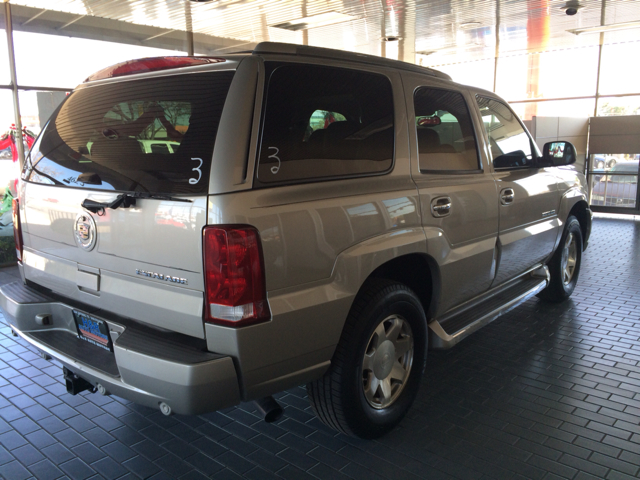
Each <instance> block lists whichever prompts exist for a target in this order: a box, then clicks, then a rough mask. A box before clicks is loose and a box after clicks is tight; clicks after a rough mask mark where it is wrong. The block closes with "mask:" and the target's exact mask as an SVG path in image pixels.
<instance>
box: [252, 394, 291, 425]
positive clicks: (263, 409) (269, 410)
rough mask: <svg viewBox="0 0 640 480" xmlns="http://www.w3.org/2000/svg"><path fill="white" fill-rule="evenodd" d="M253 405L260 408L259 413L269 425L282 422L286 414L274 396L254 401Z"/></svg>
mask: <svg viewBox="0 0 640 480" xmlns="http://www.w3.org/2000/svg"><path fill="white" fill-rule="evenodd" d="M253 403H254V404H255V406H256V407H257V408H258V411H259V412H260V414H261V415H262V417H263V418H264V421H265V422H267V423H273V422H276V421H278V420H280V419H281V418H282V415H283V414H284V410H283V409H282V407H281V406H280V404H279V403H278V402H276V400H275V398H273V397H272V396H268V397H264V398H260V399H258V400H254V401H253Z"/></svg>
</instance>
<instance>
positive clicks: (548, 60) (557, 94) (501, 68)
mask: <svg viewBox="0 0 640 480" xmlns="http://www.w3.org/2000/svg"><path fill="white" fill-rule="evenodd" d="M576 72H579V81H577V80H578V79H577V78H576V77H577V75H576ZM597 74H598V47H583V48H573V49H566V50H558V51H553V52H544V53H534V54H530V55H514V56H511V57H501V58H500V59H499V60H498V79H497V84H496V88H497V92H498V93H499V94H500V95H502V96H503V97H505V98H507V99H508V100H511V101H513V100H525V99H536V98H563V97H582V96H589V95H594V94H595V91H596V81H597ZM590 114H593V110H591V112H590Z"/></svg>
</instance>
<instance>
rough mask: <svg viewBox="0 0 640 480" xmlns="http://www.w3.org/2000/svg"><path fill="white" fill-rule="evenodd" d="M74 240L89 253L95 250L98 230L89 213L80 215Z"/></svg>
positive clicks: (74, 230)
mask: <svg viewBox="0 0 640 480" xmlns="http://www.w3.org/2000/svg"><path fill="white" fill-rule="evenodd" d="M73 238H75V240H76V243H77V244H78V246H79V247H80V248H82V249H84V250H86V251H87V252H88V251H90V250H93V247H95V246H96V240H97V238H98V230H97V228H96V222H95V221H94V220H93V217H92V216H91V215H89V214H87V213H79V214H78V216H77V217H76V221H75V224H74V226H73Z"/></svg>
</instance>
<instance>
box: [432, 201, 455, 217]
mask: <svg viewBox="0 0 640 480" xmlns="http://www.w3.org/2000/svg"><path fill="white" fill-rule="evenodd" d="M449 214H451V198H450V197H438V198H434V199H433V200H431V215H433V216H434V217H436V218H441V217H446V216H447V215H449Z"/></svg>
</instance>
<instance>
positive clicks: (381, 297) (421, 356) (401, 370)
mask: <svg viewBox="0 0 640 480" xmlns="http://www.w3.org/2000/svg"><path fill="white" fill-rule="evenodd" d="M426 356H427V322H426V316H425V313H424V310H423V308H422V304H421V303H420V300H419V299H418V298H417V297H416V295H415V294H414V293H413V292H412V291H411V290H410V289H409V288H408V287H406V286H405V285H402V284H399V283H395V282H390V281H386V280H372V281H369V282H368V283H367V284H366V285H365V286H364V287H363V290H362V292H361V293H359V294H358V296H357V297H356V300H355V302H354V304H353V306H352V308H351V311H350V313H349V316H348V318H347V321H346V324H345V327H344V330H343V332H342V336H341V338H340V341H339V343H338V346H337V347H336V351H335V353H334V356H333V359H332V362H331V367H330V368H329V370H328V371H327V373H325V375H324V376H323V377H322V378H320V379H319V380H316V381H315V382H312V383H309V384H308V385H307V392H308V395H309V400H310V402H311V406H312V407H313V410H314V411H315V413H316V415H317V416H318V418H319V419H320V420H322V422H324V423H325V424H327V425H328V426H329V427H331V428H334V429H336V430H338V431H340V432H343V433H346V434H347V435H353V436H358V437H362V438H376V437H379V436H381V435H384V434H385V433H387V432H388V431H389V430H391V429H392V428H393V427H395V426H396V425H397V424H398V423H399V422H400V420H402V418H403V417H404V415H405V414H406V413H407V411H408V410H409V407H410V406H411V404H412V403H413V401H414V399H415V397H416V395H417V393H418V388H419V386H420V377H421V375H422V372H423V371H424V366H425V360H426Z"/></svg>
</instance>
